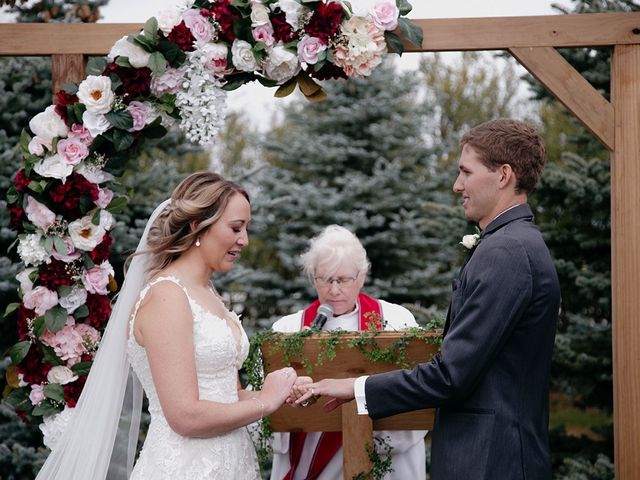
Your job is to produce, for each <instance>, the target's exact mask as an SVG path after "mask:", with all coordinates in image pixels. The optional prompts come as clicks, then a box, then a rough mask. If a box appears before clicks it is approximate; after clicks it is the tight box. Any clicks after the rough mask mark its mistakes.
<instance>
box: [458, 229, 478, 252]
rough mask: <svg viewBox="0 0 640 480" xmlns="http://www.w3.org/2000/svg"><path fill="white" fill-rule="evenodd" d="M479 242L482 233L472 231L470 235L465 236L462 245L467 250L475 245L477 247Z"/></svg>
mask: <svg viewBox="0 0 640 480" xmlns="http://www.w3.org/2000/svg"><path fill="white" fill-rule="evenodd" d="M479 243H480V233H472V234H470V235H465V236H463V237H462V241H461V242H460V245H462V246H463V247H464V248H466V249H467V250H471V249H472V248H473V247H477V246H478V244H479Z"/></svg>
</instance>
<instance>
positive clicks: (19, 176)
mask: <svg viewBox="0 0 640 480" xmlns="http://www.w3.org/2000/svg"><path fill="white" fill-rule="evenodd" d="M13 183H14V184H15V186H16V189H17V190H18V191H19V192H20V193H22V192H24V191H25V190H26V189H27V187H28V186H29V184H30V183H31V180H30V179H29V178H27V176H26V175H25V173H24V168H21V169H20V170H18V173H16V178H14V179H13Z"/></svg>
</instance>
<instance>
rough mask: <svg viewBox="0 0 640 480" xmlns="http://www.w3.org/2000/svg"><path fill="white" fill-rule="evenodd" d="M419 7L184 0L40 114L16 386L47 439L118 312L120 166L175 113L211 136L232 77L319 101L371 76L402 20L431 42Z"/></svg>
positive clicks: (20, 209) (26, 201) (24, 177)
mask: <svg viewBox="0 0 640 480" xmlns="http://www.w3.org/2000/svg"><path fill="white" fill-rule="evenodd" d="M410 10H411V5H410V4H409V3H408V2H407V1H406V0H395V1H394V0H374V2H373V4H372V8H371V11H370V12H369V14H368V15H366V16H356V15H353V12H352V10H351V7H350V5H349V4H348V3H347V2H345V1H342V0H195V1H194V0H183V1H182V4H181V6H179V7H176V8H174V9H170V10H167V11H165V12H162V13H161V14H160V15H158V16H157V18H155V17H154V18H151V19H150V20H148V21H147V22H146V23H145V26H144V30H143V31H142V32H141V33H139V34H137V35H131V36H128V37H124V38H122V39H120V40H119V41H117V42H116V43H115V45H114V46H113V48H112V49H111V51H110V53H109V55H108V56H107V57H106V58H97V59H96V58H94V59H92V60H91V61H90V62H89V63H88V65H87V73H88V76H87V78H86V79H85V80H83V81H82V82H80V83H79V84H72V85H65V87H64V88H63V90H61V91H60V92H57V93H56V95H55V104H54V105H51V106H49V107H48V108H47V109H46V110H45V111H44V112H41V113H39V114H38V115H36V116H35V117H34V118H33V119H31V121H30V122H29V129H28V130H25V131H23V133H22V135H21V139H20V147H21V152H22V155H23V158H24V165H23V167H22V168H21V169H20V170H19V171H18V172H17V174H16V176H15V178H14V184H13V185H12V186H11V188H10V189H9V191H8V194H7V202H8V205H9V207H8V208H9V211H10V214H11V224H12V226H13V228H14V229H15V230H16V231H17V232H18V234H19V235H18V240H17V252H18V254H19V256H20V258H21V260H22V262H23V263H24V266H25V268H24V269H23V270H22V271H21V272H20V273H19V274H18V275H17V279H18V280H19V282H20V291H19V293H20V298H21V301H20V302H19V303H15V304H11V305H9V306H8V307H7V311H6V312H5V316H6V315H8V314H10V313H16V314H17V329H18V336H19V341H18V343H17V344H16V345H14V346H13V347H12V348H11V350H10V355H11V359H12V366H11V367H10V368H9V369H8V371H7V380H8V381H7V384H8V385H7V388H6V389H5V392H4V398H5V399H6V400H7V402H8V403H9V404H10V405H12V406H13V407H14V408H15V410H16V412H17V413H18V415H19V416H20V417H21V418H23V419H24V420H25V421H29V422H33V423H42V424H43V425H41V428H43V431H44V432H45V444H46V441H47V432H49V433H51V434H52V435H53V434H54V432H59V431H60V428H61V427H60V422H61V421H62V420H61V419H64V418H68V412H69V409H72V408H73V407H74V406H75V404H76V402H77V400H78V398H79V396H80V392H81V391H82V388H83V386H84V382H85V380H86V377H87V374H88V372H89V369H90V367H91V363H92V360H93V357H94V354H95V352H96V350H97V347H98V345H99V342H100V339H101V335H102V332H103V331H104V327H105V324H106V322H107V320H108V318H109V315H110V312H111V304H110V298H109V295H110V294H111V293H112V292H114V291H115V290H116V285H115V281H114V271H113V268H112V266H111V265H110V263H109V250H110V246H111V243H112V240H111V236H110V234H109V231H110V230H111V229H112V227H113V226H114V219H113V215H112V214H113V213H116V212H118V211H121V210H122V209H123V208H124V207H125V205H126V198H125V197H124V195H122V194H121V193H119V192H120V189H119V185H118V183H117V181H116V177H117V176H119V175H121V174H122V172H123V170H124V167H125V166H126V163H127V159H128V158H129V157H130V156H131V155H132V152H133V151H134V150H135V149H136V148H138V147H139V146H140V145H141V144H142V142H143V141H144V139H146V138H160V137H162V136H164V135H165V134H166V131H167V128H168V127H170V126H171V125H173V124H175V123H179V125H180V127H181V128H182V129H183V130H184V131H185V133H186V136H187V138H188V139H189V140H191V141H197V142H200V143H201V144H207V143H210V142H211V141H212V139H213V137H214V135H215V134H216V132H217V130H218V128H219V126H220V125H221V123H222V122H223V120H224V103H225V90H232V89H235V88H238V87H239V86H241V85H243V84H244V83H247V82H250V81H254V80H257V81H259V82H260V83H261V84H263V85H265V86H269V87H272V86H273V87H276V86H277V87H278V90H277V91H276V95H277V96H284V95H287V94H289V93H291V92H292V91H293V90H294V89H295V87H296V85H297V86H299V87H300V90H301V91H302V92H303V93H304V94H305V95H306V96H307V97H308V98H310V99H312V100H318V99H321V98H323V96H324V93H323V92H322V89H321V87H320V85H319V84H317V83H316V80H325V79H332V78H334V79H335V78H348V77H357V76H367V75H370V74H371V73H372V71H373V69H374V68H375V67H376V66H377V65H379V64H380V62H381V61H382V57H383V55H384V54H385V53H386V52H387V50H392V51H395V52H398V53H401V52H402V47H403V43H402V40H401V39H400V37H399V36H398V35H397V34H396V33H395V32H394V31H395V30H396V29H399V30H400V33H401V34H402V36H403V37H404V38H405V39H407V40H408V41H411V42H412V43H415V44H421V43H422V31H421V30H420V29H419V28H418V27H416V26H415V25H413V24H411V22H409V21H408V20H407V19H406V18H403V17H402V16H403V15H406V14H407V13H408V12H409V11H410ZM60 412H64V414H63V415H58V414H59V413H60ZM56 419H58V423H56Z"/></svg>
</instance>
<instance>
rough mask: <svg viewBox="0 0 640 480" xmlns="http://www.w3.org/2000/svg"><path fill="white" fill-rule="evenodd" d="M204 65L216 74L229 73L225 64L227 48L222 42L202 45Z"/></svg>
mask: <svg viewBox="0 0 640 480" xmlns="http://www.w3.org/2000/svg"><path fill="white" fill-rule="evenodd" d="M202 52H203V53H204V61H205V65H206V67H207V68H208V69H209V70H211V71H212V72H213V73H214V74H216V75H218V76H223V75H226V74H227V73H231V72H232V70H233V69H231V68H229V67H228V65H227V55H228V53H229V48H228V47H227V46H226V45H225V44H224V43H209V44H207V45H205V46H204V47H202Z"/></svg>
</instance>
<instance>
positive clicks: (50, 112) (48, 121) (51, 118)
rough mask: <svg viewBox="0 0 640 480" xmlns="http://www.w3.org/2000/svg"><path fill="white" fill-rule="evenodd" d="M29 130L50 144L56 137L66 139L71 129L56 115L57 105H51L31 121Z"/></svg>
mask: <svg viewBox="0 0 640 480" xmlns="http://www.w3.org/2000/svg"><path fill="white" fill-rule="evenodd" d="M29 128H30V129H31V131H32V132H33V134H34V135H35V136H37V137H40V138H41V139H42V141H43V142H50V141H51V140H52V139H53V138H55V137H65V136H66V135H67V133H69V127H67V124H66V123H64V120H63V119H62V118H60V115H58V114H57V113H56V107H55V105H49V106H48V107H47V108H46V109H45V111H44V112H40V113H39V114H37V115H36V116H35V117H33V118H32V119H31V120H30V121H29Z"/></svg>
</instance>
